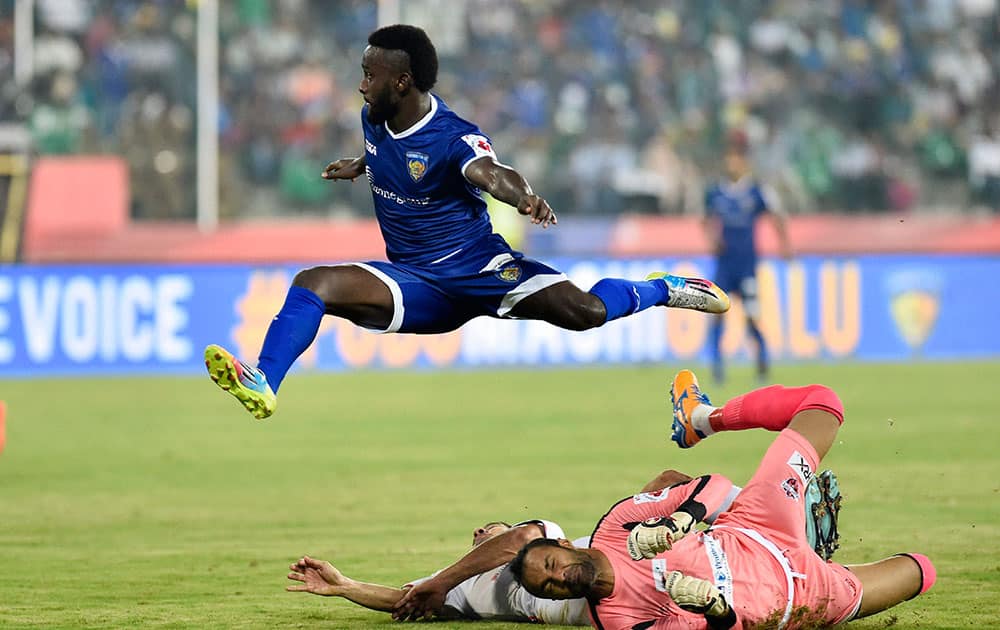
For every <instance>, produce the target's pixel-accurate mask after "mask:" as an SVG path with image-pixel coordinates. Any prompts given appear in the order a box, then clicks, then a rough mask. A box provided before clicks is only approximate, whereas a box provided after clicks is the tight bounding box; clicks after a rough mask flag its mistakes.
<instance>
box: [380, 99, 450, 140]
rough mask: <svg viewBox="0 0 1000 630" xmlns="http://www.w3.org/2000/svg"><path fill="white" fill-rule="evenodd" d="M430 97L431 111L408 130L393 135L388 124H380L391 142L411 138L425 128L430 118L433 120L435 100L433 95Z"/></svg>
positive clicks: (436, 106) (436, 107)
mask: <svg viewBox="0 0 1000 630" xmlns="http://www.w3.org/2000/svg"><path fill="white" fill-rule="evenodd" d="M430 97H431V111H429V112H427V114H426V115H424V117H423V118H421V119H420V120H418V121H417V122H415V123H413V124H412V125H410V127H409V129H404V130H402V131H400V132H399V133H393V132H392V129H389V123H387V122H385V123H382V124H383V125H385V130H386V131H387V132H388V133H389V137H391V138H392V139H393V140H401V139H403V138H406V137H409V136H412V135H413V134H415V133H417V132H418V131H420V130H421V129H423V128H424V127H426V126H427V123H429V122H430V121H431V118H434V114H436V113H437V110H438V102H437V99H436V98H434V95H433V94H431V95H430Z"/></svg>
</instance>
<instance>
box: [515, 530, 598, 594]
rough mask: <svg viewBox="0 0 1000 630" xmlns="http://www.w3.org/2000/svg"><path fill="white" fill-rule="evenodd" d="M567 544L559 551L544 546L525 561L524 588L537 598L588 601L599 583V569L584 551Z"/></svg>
mask: <svg viewBox="0 0 1000 630" xmlns="http://www.w3.org/2000/svg"><path fill="white" fill-rule="evenodd" d="M562 545H569V543H568V542H563V541H560V546H559V547H551V546H542V547H536V548H534V549H532V550H530V551H529V552H528V555H527V556H525V558H524V573H523V575H522V580H521V585H522V586H524V588H525V590H527V591H528V592H529V593H531V594H532V595H534V596H535V597H544V598H545V599H573V598H576V597H585V596H586V595H587V594H588V593H590V591H591V589H592V588H593V587H594V583H595V582H596V581H597V567H596V566H595V565H594V561H593V560H592V559H591V557H590V556H589V555H587V554H586V553H585V552H584V551H581V550H579V549H573V548H571V546H568V547H567V546H562Z"/></svg>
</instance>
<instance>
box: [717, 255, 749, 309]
mask: <svg viewBox="0 0 1000 630" xmlns="http://www.w3.org/2000/svg"><path fill="white" fill-rule="evenodd" d="M755 267H756V265H754V264H753V263H746V262H742V263H739V264H736V263H732V262H728V261H725V260H718V261H716V266H715V277H714V278H712V281H713V282H715V284H717V285H718V286H719V288H720V289H722V290H723V291H725V292H726V293H728V294H729V295H736V296H738V297H739V298H740V301H741V302H743V308H744V310H745V311H746V313H747V315H749V316H750V317H753V318H755V319H756V318H757V317H758V313H759V311H760V304H759V303H758V301H757V270H756V268H755Z"/></svg>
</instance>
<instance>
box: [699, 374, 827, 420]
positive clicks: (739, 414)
mask: <svg viewBox="0 0 1000 630" xmlns="http://www.w3.org/2000/svg"><path fill="white" fill-rule="evenodd" d="M806 409H819V410H822V411H826V412H828V413H830V414H833V415H834V416H836V418H837V420H838V421H840V423H841V424H843V422H844V405H843V403H841V402H840V398H838V397H837V394H836V393H834V391H833V390H832V389H830V388H829V387H827V386H825V385H806V386H805V387H785V386H783V385H770V386H768V387H762V388H760V389H755V390H754V391H752V392H750V393H748V394H743V395H742V396H737V397H736V398H733V399H732V400H730V401H729V402H727V403H726V405H725V406H724V407H723V408H722V409H717V410H716V411H714V412H713V413H712V415H711V416H710V417H709V422H710V423H711V425H712V429H714V430H716V431H739V430H742V429H767V430H769V431H781V430H782V429H784V428H785V427H787V426H788V423H789V422H791V421H792V418H793V417H795V414H797V413H799V412H800V411H805V410H806Z"/></svg>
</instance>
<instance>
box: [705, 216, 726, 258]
mask: <svg viewBox="0 0 1000 630" xmlns="http://www.w3.org/2000/svg"><path fill="white" fill-rule="evenodd" d="M701 226H702V229H704V230H705V238H706V239H707V240H708V247H709V249H710V250H711V252H712V253H713V254H715V255H719V254H721V253H723V252H724V251H725V250H726V243H725V242H724V241H723V240H722V222H721V221H719V219H718V218H716V217H712V216H708V215H706V216H705V217H704V218H703V219H702V220H701Z"/></svg>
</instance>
